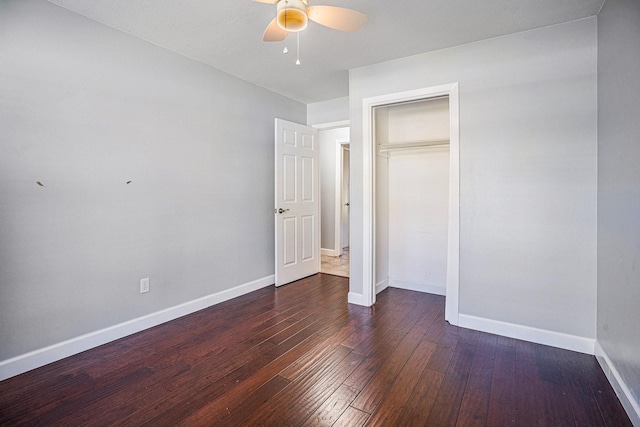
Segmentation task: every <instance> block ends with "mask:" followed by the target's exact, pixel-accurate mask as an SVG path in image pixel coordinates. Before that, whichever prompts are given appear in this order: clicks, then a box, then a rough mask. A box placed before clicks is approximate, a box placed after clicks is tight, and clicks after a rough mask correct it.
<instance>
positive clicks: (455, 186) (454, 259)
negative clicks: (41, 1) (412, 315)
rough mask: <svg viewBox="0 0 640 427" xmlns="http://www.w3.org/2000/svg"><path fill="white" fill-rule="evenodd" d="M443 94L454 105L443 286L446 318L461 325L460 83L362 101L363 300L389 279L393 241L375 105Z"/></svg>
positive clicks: (369, 299) (416, 143) (372, 300)
mask: <svg viewBox="0 0 640 427" xmlns="http://www.w3.org/2000/svg"><path fill="white" fill-rule="evenodd" d="M444 97H446V98H447V101H448V104H449V109H448V115H449V121H448V125H449V129H448V131H449V141H448V142H449V144H448V145H449V146H448V149H449V150H448V151H449V152H448V158H449V165H448V166H449V168H448V175H449V176H448V191H447V193H448V194H447V196H448V197H447V198H448V203H447V206H448V212H447V214H446V216H447V219H446V223H447V237H446V241H447V249H446V273H445V277H446V283H445V285H444V290H445V292H444V293H446V304H445V319H446V320H448V321H449V322H450V323H451V324H453V325H457V323H458V287H459V256H460V255H459V252H460V251H459V245H460V243H459V235H460V219H459V204H460V188H459V187H460V184H459V168H460V166H459V126H458V123H459V115H458V102H459V101H458V85H457V83H453V84H449V85H442V86H438V87H432V88H423V89H416V90H411V91H407V92H400V93H393V94H388V95H382V96H376V97H372V98H366V99H364V100H363V111H364V114H363V137H364V138H363V143H364V144H363V160H364V162H363V166H364V181H363V196H364V197H363V201H364V204H363V226H364V230H365V233H364V235H363V246H362V250H363V253H362V255H363V256H362V260H363V269H362V277H363V293H362V295H361V298H362V299H361V301H362V303H363V305H368V306H371V305H373V304H374V303H375V300H376V291H377V290H379V289H380V288H379V289H376V285H377V284H379V283H381V281H379V280H378V278H379V276H380V275H382V276H383V278H384V275H385V274H388V271H387V272H385V271H384V267H385V266H384V265H378V262H377V260H378V259H380V257H382V256H384V252H385V250H384V249H385V244H388V240H387V242H385V239H388V235H386V236H385V234H384V230H385V227H384V223H385V222H388V218H385V217H384V216H385V211H384V209H380V206H381V205H380V203H384V202H385V200H384V199H385V197H388V196H389V195H388V194H385V192H384V190H385V189H384V182H383V180H382V181H381V178H382V177H384V175H385V173H386V172H387V171H384V170H382V171H380V170H379V169H381V168H384V167H385V164H384V163H383V162H378V161H377V158H378V154H379V149H380V147H379V146H378V143H377V142H376V132H377V131H378V129H377V124H376V116H375V111H376V108H380V107H385V106H390V105H394V104H402V103H410V102H416V101H423V100H429V99H435V98H444ZM423 142H424V141H413V142H408V143H407V145H406V147H405V148H409V149H413V148H416V147H417V146H419V145H425V144H424V143H423ZM431 142H433V141H431ZM412 144H413V145H414V146H413V147H412V146H411V145H412ZM433 145H436V144H433ZM380 172H381V173H380ZM387 190H388V189H387ZM381 225H382V226H381ZM367 230H368V231H367ZM382 286H384V284H383V285H382Z"/></svg>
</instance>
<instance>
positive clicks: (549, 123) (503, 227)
mask: <svg viewBox="0 0 640 427" xmlns="http://www.w3.org/2000/svg"><path fill="white" fill-rule="evenodd" d="M453 82H458V83H459V93H460V192H461V194H460V300H459V301H460V312H461V313H462V314H467V315H472V316H477V317H480V318H485V319H492V320H497V321H502V322H507V323H512V324H517V325H523V326H529V327H533V328H539V329H542V330H548V331H555V332H560V333H566V334H569V335H574V336H578V337H584V338H590V339H594V338H595V332H596V316H595V313H596V293H597V291H596V262H597V257H596V247H597V240H596V225H597V219H596V205H597V198H596V197H597V146H596V145H597V127H596V122H597V28H596V18H595V17H593V18H588V19H584V20H580V21H574V22H571V23H567V24H562V25H556V26H552V27H547V28H542V29H538V30H532V31H528V32H524V33H519V34H514V35H510V36H506V37H501V38H496V39H491V40H486V41H481V42H477V43H472V44H468V45H464V46H459V47H455V48H451V49H445V50H440V51H435V52H430V53H425V54H421V55H416V56H412V57H408V58H403V59H399V60H396V61H390V62H385V63H381V64H377V65H373V66H369V67H365V68H360V69H356V70H352V71H351V73H350V110H351V155H352V160H351V166H352V168H351V176H352V181H351V189H352V197H351V203H352V205H351V206H352V209H351V218H352V222H351V281H350V284H351V292H354V293H361V292H362V286H363V283H362V265H363V260H362V247H363V222H362V215H363V198H362V188H363V167H364V165H363V154H362V152H363V148H362V137H363V132H362V126H363V125H362V102H363V98H366V97H372V96H377V95H381V94H387V93H393V92H401V91H406V90H410V89H416V88H422V87H431V86H437V85H441V84H447V83H453Z"/></svg>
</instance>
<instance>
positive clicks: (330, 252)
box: [320, 248, 342, 256]
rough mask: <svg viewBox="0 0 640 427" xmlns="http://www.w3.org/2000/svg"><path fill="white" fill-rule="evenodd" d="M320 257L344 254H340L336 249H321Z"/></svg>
mask: <svg viewBox="0 0 640 427" xmlns="http://www.w3.org/2000/svg"><path fill="white" fill-rule="evenodd" d="M320 255H327V256H340V255H342V254H341V253H340V251H336V250H335V249H325V248H320Z"/></svg>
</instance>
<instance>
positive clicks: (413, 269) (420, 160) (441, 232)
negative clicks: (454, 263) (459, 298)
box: [389, 147, 449, 295]
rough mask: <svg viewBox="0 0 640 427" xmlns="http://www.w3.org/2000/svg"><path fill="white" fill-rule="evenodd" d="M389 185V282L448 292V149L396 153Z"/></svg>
mask: <svg viewBox="0 0 640 427" xmlns="http://www.w3.org/2000/svg"><path fill="white" fill-rule="evenodd" d="M389 188H390V190H389V278H390V285H391V286H396V287H402V288H407V289H412V290H416V291H421V292H430V293H436V294H438V295H444V294H445V293H446V285H447V247H448V225H449V221H448V219H449V148H448V147H438V148H429V149H422V150H420V149H418V150H409V151H402V150H401V151H395V152H393V153H391V156H390V158H389Z"/></svg>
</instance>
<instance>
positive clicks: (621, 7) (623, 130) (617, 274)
mask: <svg viewBox="0 0 640 427" xmlns="http://www.w3.org/2000/svg"><path fill="white" fill-rule="evenodd" d="M639 52H640V2H638V1H636V0H607V1H606V2H605V4H604V7H603V8H602V10H601V12H600V14H599V15H598V344H599V345H600V347H601V350H602V351H601V352H600V354H599V356H605V361H606V364H605V373H607V375H608V376H609V378H610V379H611V380H612V383H613V384H614V388H615V389H616V391H617V392H618V394H619V395H620V396H621V400H622V402H623V404H624V405H625V409H627V412H628V413H629V416H630V417H631V419H632V420H633V421H634V422H635V425H636V426H640V332H639V331H638V327H639V326H640V309H639V307H640V120H638V118H639V112H640V82H639V81H638V76H640V55H639ZM600 360H601V361H602V358H601V359H600ZM606 365H608V366H606Z"/></svg>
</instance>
